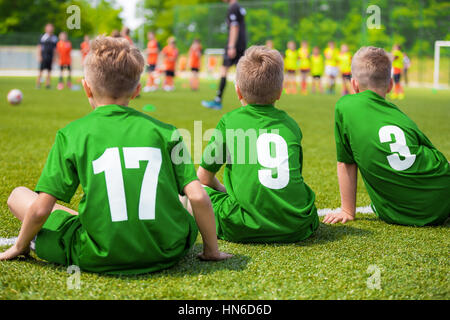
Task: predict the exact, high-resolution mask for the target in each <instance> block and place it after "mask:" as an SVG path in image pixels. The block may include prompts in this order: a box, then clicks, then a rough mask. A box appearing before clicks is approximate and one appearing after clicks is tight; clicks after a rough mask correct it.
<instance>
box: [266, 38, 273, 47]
mask: <svg viewBox="0 0 450 320" xmlns="http://www.w3.org/2000/svg"><path fill="white" fill-rule="evenodd" d="M266 47H267V48H269V49H275V47H274V45H273V40H272V39H268V40H267V41H266Z"/></svg>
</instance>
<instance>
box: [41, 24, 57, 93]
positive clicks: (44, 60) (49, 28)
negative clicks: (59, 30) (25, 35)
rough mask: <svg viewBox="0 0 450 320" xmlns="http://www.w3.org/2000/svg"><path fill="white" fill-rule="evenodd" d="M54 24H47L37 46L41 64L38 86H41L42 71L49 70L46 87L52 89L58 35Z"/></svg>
mask: <svg viewBox="0 0 450 320" xmlns="http://www.w3.org/2000/svg"><path fill="white" fill-rule="evenodd" d="M53 32H54V27H53V24H51V23H47V25H46V26H45V33H44V34H43V35H42V36H41V39H40V40H39V44H38V47H37V57H38V61H39V64H40V67H39V75H38V77H37V80H36V88H38V89H39V88H40V87H41V78H42V72H43V71H44V70H47V79H46V81H45V87H46V88H47V89H50V83H51V76H52V64H53V59H54V57H55V50H56V43H57V42H58V37H57V36H55V35H54V34H53Z"/></svg>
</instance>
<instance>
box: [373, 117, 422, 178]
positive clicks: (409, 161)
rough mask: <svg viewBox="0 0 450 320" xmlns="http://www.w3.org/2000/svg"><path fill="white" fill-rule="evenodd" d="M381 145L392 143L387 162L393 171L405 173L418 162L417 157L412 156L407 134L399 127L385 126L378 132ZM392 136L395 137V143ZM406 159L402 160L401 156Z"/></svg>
mask: <svg viewBox="0 0 450 320" xmlns="http://www.w3.org/2000/svg"><path fill="white" fill-rule="evenodd" d="M378 135H379V136H380V141H381V143H385V142H392V143H391V144H390V145H389V146H390V148H391V152H392V153H395V154H391V155H389V156H387V160H388V162H389V165H390V166H391V167H392V169H394V170H397V171H403V170H406V169H408V168H410V167H411V166H412V165H413V164H414V161H416V155H415V154H411V152H410V150H409V148H408V146H407V145H406V138H405V133H404V132H403V131H402V129H400V128H399V127H397V126H384V127H382V128H381V129H380V131H379V132H378ZM391 135H394V141H392V137H391ZM397 153H398V154H397ZM399 155H400V156H402V157H403V158H404V159H401V158H400V156H399Z"/></svg>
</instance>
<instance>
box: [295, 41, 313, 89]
mask: <svg viewBox="0 0 450 320" xmlns="http://www.w3.org/2000/svg"><path fill="white" fill-rule="evenodd" d="M309 54H310V53H309V45H308V41H302V43H301V45H300V49H298V58H299V59H300V77H301V79H300V85H301V88H302V89H301V93H302V95H307V94H308V90H307V80H308V74H309V72H310V69H311V62H310V60H309V58H310V56H309Z"/></svg>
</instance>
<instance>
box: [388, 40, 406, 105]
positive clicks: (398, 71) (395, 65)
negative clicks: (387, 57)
mask: <svg viewBox="0 0 450 320" xmlns="http://www.w3.org/2000/svg"><path fill="white" fill-rule="evenodd" d="M403 66H404V65H403V52H402V51H401V49H400V45H398V44H394V46H393V47H392V70H393V73H394V91H393V93H392V95H391V98H392V99H397V98H398V99H400V100H402V99H403V98H405V94H404V92H403V87H402V84H401V83H400V78H401V75H402V71H403Z"/></svg>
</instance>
